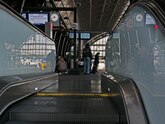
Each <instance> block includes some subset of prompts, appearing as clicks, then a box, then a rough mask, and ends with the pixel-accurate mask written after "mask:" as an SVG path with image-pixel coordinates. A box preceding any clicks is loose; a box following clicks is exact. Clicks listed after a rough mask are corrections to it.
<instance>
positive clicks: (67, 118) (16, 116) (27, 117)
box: [9, 112, 119, 123]
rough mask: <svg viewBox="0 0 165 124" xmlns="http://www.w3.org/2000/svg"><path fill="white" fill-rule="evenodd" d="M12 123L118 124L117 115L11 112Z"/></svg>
mask: <svg viewBox="0 0 165 124" xmlns="http://www.w3.org/2000/svg"><path fill="white" fill-rule="evenodd" d="M9 120H11V121H40V122H96V123H97V122H109V123H118V122H119V115H117V114H109V115H108V114H106V115H105V114H59V113H58V114H57V113H47V112H45V113H43V112H42V113H28V112H26V113H23V112H10V113H9Z"/></svg>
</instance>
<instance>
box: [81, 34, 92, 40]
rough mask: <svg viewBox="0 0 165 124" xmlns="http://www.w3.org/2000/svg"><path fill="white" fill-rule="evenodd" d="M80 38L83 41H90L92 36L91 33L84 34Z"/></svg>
mask: <svg viewBox="0 0 165 124" xmlns="http://www.w3.org/2000/svg"><path fill="white" fill-rule="evenodd" d="M80 37H81V39H83V40H89V39H90V38H91V35H90V33H85V32H82V33H81V34H80Z"/></svg>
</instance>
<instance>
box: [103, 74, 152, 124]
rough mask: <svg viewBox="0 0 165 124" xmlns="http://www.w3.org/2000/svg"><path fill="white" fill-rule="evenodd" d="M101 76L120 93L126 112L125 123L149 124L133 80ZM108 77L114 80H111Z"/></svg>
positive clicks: (109, 75) (110, 75) (114, 75)
mask: <svg viewBox="0 0 165 124" xmlns="http://www.w3.org/2000/svg"><path fill="white" fill-rule="evenodd" d="M103 76H104V77H106V78H107V80H108V82H109V83H111V84H113V85H114V86H117V89H118V90H119V91H120V95H121V97H122V100H123V103H124V108H125V112H126V113H125V114H126V118H127V123H128V124H149V120H148V117H147V113H146V110H145V106H144V104H143V100H142V97H141V94H140V92H139V90H138V87H137V86H136V84H135V83H134V82H133V80H131V79H129V78H126V77H121V76H119V75H116V74H103ZM110 77H114V78H113V79H112V78H110ZM112 82H113V83H112ZM111 87H112V86H111ZM111 92H116V91H111ZM117 92H118V91H117ZM137 116H138V118H137Z"/></svg>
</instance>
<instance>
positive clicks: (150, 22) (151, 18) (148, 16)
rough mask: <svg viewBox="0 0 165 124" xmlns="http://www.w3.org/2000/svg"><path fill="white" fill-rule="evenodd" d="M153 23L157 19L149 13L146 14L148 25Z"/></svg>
mask: <svg viewBox="0 0 165 124" xmlns="http://www.w3.org/2000/svg"><path fill="white" fill-rule="evenodd" d="M151 24H153V25H154V24H155V19H154V18H153V17H152V16H150V15H149V14H146V25H151Z"/></svg>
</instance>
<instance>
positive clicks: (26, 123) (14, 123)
mask: <svg viewBox="0 0 165 124" xmlns="http://www.w3.org/2000/svg"><path fill="white" fill-rule="evenodd" d="M5 124H118V123H104V122H103V123H100V122H99V123H96V122H93V123H92V122H89V123H87V122H39V121H38V122H33V121H8V122H6V123H5Z"/></svg>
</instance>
